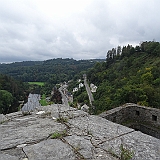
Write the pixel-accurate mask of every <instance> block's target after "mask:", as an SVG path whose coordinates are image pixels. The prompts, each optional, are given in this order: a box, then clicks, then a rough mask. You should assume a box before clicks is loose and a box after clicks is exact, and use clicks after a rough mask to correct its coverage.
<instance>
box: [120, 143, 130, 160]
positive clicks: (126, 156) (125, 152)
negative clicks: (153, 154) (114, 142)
mask: <svg viewBox="0 0 160 160" xmlns="http://www.w3.org/2000/svg"><path fill="white" fill-rule="evenodd" d="M120 150H121V158H120V159H121V160H131V159H132V157H133V151H130V150H129V149H126V148H124V146H123V145H122V144H121V146H120Z"/></svg>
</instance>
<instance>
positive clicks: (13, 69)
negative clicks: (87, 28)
mask: <svg viewBox="0 0 160 160" xmlns="http://www.w3.org/2000/svg"><path fill="white" fill-rule="evenodd" d="M101 61H104V59H92V60H78V61H77V60H74V59H69V58H67V59H62V58H57V59H50V60H46V61H24V62H15V63H11V64H0V73H3V74H6V75H9V76H12V77H13V78H15V79H17V80H21V81H23V82H30V81H33V82H34V81H40V82H50V83H53V84H56V83H60V82H63V81H67V80H70V79H72V78H73V77H74V76H75V75H76V74H77V73H80V72H81V71H86V70H87V69H89V68H91V67H93V66H94V64H95V63H96V62H101Z"/></svg>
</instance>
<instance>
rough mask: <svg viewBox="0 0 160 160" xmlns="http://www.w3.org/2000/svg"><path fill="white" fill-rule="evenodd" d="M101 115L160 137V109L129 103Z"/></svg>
mask: <svg viewBox="0 0 160 160" xmlns="http://www.w3.org/2000/svg"><path fill="white" fill-rule="evenodd" d="M100 116H101V117H103V118H105V119H107V120H110V121H112V122H115V123H119V124H123V125H126V126H128V127H131V128H134V129H136V130H140V131H142V132H143V133H146V134H149V135H152V136H154V137H156V138H160V110H159V109H156V108H150V107H145V106H139V105H137V104H133V103H127V104H125V105H123V106H120V107H117V108H114V109H112V110H109V111H106V112H104V113H102V114H100Z"/></svg>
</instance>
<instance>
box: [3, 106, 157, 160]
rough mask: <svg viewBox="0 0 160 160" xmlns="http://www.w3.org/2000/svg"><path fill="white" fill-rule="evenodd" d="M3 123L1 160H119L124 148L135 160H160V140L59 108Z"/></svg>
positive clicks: (101, 119) (10, 115) (45, 109)
mask: <svg viewBox="0 0 160 160" xmlns="http://www.w3.org/2000/svg"><path fill="white" fill-rule="evenodd" d="M37 113H42V115H43V116H42V115H40V114H37ZM16 115H17V116H16ZM7 117H8V119H7ZM0 122H1V124H0V137H1V139H0V149H1V151H0V160H8V159H11V160H83V159H86V160H118V159H120V156H121V149H120V146H121V145H123V146H124V147H125V148H126V149H128V150H129V151H131V152H132V153H133V157H132V159H133V160H160V140H159V139H156V138H154V137H151V136H148V135H146V134H143V133H141V132H139V131H138V132H137V131H135V130H134V129H131V128H128V127H125V126H122V125H119V124H116V123H113V122H110V121H108V120H106V119H104V118H101V117H98V116H94V115H89V114H88V113H86V112H83V111H81V110H76V109H75V108H72V107H66V106H64V105H60V104H54V105H50V106H44V107H40V108H38V110H35V111H34V112H32V113H31V114H29V115H25V116H24V115H23V114H22V112H16V113H12V114H9V115H6V116H4V115H0ZM54 133H58V134H57V135H60V136H59V137H56V136H57V135H56V134H54ZM53 134H54V136H55V137H54V136H53Z"/></svg>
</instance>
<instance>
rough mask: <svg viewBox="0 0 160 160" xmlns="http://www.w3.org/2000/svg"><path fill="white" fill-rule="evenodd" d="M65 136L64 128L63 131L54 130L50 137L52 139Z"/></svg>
mask: <svg viewBox="0 0 160 160" xmlns="http://www.w3.org/2000/svg"><path fill="white" fill-rule="evenodd" d="M65 136H67V132H66V130H64V131H63V132H58V131H56V132H54V133H53V134H52V135H51V138H52V139H57V138H62V137H65Z"/></svg>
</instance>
